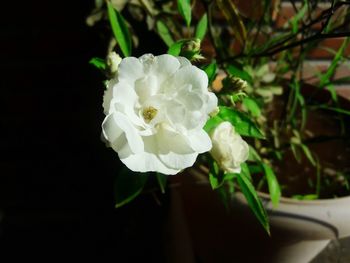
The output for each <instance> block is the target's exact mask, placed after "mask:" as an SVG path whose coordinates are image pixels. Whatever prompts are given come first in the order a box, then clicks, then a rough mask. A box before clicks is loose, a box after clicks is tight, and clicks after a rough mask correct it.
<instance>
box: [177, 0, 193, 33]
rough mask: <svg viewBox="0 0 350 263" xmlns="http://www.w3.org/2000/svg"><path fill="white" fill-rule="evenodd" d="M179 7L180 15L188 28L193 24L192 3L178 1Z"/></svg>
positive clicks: (187, 0) (185, 0) (186, 0)
mask: <svg viewBox="0 0 350 263" xmlns="http://www.w3.org/2000/svg"><path fill="white" fill-rule="evenodd" d="M177 7H178V10H179V13H180V15H181V16H182V17H183V18H184V19H185V21H186V25H187V27H189V26H190V24H191V13H192V10H191V1H190V0H177Z"/></svg>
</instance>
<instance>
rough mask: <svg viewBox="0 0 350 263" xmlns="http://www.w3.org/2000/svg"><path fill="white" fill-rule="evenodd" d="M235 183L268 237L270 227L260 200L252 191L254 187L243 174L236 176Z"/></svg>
mask: <svg viewBox="0 0 350 263" xmlns="http://www.w3.org/2000/svg"><path fill="white" fill-rule="evenodd" d="M237 181H238V184H239V186H240V188H241V190H242V193H243V195H244V196H245V198H246V200H247V202H248V204H249V207H250V208H251V210H252V211H253V213H254V215H255V216H256V218H257V219H258V220H259V222H260V223H261V224H262V226H263V227H264V228H265V230H266V232H267V233H268V234H269V235H270V226H269V221H268V217H267V213H266V211H265V208H264V206H263V205H262V203H261V200H260V198H259V197H258V194H257V193H256V191H255V189H254V186H253V185H252V183H251V182H250V181H249V179H248V177H246V176H245V175H244V174H237Z"/></svg>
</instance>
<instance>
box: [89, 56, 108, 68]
mask: <svg viewBox="0 0 350 263" xmlns="http://www.w3.org/2000/svg"><path fill="white" fill-rule="evenodd" d="M89 64H91V65H93V66H95V67H96V68H98V69H102V70H105V69H106V68H107V64H106V61H105V60H104V59H102V58H92V59H90V61H89Z"/></svg>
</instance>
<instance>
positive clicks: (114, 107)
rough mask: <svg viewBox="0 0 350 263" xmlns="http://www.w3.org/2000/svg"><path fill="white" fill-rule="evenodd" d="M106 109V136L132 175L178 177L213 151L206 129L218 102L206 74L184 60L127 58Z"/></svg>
mask: <svg viewBox="0 0 350 263" xmlns="http://www.w3.org/2000/svg"><path fill="white" fill-rule="evenodd" d="M103 107H104V112H105V114H106V117H105V119H104V121H103V124H102V131H103V136H104V138H105V139H106V141H107V142H108V144H109V146H110V147H112V148H113V150H115V151H116V152H117V153H118V155H119V158H120V159H121V161H122V162H123V163H124V164H125V165H126V166H127V167H128V168H129V169H131V170H133V171H137V172H147V171H155V172H160V173H163V174H176V173H178V172H179V171H181V170H182V169H184V168H187V167H190V166H192V165H193V163H194V162H195V160H196V158H197V156H198V154H200V153H203V152H207V151H209V150H210V149H211V147H212V144H211V140H210V138H209V136H208V135H207V133H206V132H205V131H204V130H203V126H204V124H205V123H206V121H207V119H208V115H209V113H211V112H212V111H213V110H215V109H216V107H217V98H216V96H215V95H214V94H213V93H212V92H209V91H208V77H207V75H206V73H205V72H204V71H202V70H200V69H199V68H197V67H195V66H193V65H192V64H191V63H190V62H189V61H188V60H187V59H186V58H183V57H174V56H171V55H161V56H153V55H151V54H146V55H143V56H142V57H140V58H135V57H127V58H124V59H123V60H122V61H121V63H120V64H119V67H118V72H117V75H116V77H115V78H114V79H112V80H110V81H109V83H108V85H107V90H106V92H105V96H104V103H103Z"/></svg>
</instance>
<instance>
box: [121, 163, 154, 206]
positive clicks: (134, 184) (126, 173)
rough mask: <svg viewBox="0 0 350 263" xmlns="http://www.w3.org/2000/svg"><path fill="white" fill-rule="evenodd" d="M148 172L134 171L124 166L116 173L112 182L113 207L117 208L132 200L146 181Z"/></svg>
mask: <svg viewBox="0 0 350 263" xmlns="http://www.w3.org/2000/svg"><path fill="white" fill-rule="evenodd" d="M147 178H148V174H145V173H135V172H132V171H130V170H129V169H127V168H124V169H123V170H122V171H121V172H120V173H119V174H118V175H117V178H116V180H115V184H114V191H115V200H116V204H115V207H116V208H119V207H121V206H123V205H125V204H127V203H129V202H131V201H132V200H134V199H135V198H136V197H137V196H138V195H139V194H140V193H141V192H142V189H143V187H144V185H145V184H146V182H147Z"/></svg>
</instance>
